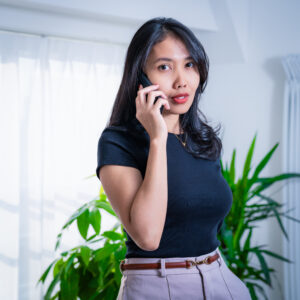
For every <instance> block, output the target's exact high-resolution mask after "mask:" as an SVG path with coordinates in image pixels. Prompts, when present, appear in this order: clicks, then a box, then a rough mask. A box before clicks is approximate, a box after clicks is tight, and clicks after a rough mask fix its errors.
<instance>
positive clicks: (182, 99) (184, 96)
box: [172, 93, 189, 104]
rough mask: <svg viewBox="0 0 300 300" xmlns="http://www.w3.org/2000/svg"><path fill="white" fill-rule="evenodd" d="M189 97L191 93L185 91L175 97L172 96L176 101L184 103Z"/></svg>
mask: <svg viewBox="0 0 300 300" xmlns="http://www.w3.org/2000/svg"><path fill="white" fill-rule="evenodd" d="M188 98H189V94H187V93H184V94H178V95H176V96H174V97H172V99H173V100H174V102H176V103H178V104H183V103H185V102H186V101H187V100H188Z"/></svg>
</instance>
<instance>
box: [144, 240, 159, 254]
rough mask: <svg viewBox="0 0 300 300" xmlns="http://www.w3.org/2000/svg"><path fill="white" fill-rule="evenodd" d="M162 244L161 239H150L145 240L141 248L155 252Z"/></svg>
mask: <svg viewBox="0 0 300 300" xmlns="http://www.w3.org/2000/svg"><path fill="white" fill-rule="evenodd" d="M159 244H160V239H157V238H148V239H146V240H145V239H144V240H143V242H142V245H141V248H142V249H143V250H145V251H155V250H157V249H158V247H159Z"/></svg>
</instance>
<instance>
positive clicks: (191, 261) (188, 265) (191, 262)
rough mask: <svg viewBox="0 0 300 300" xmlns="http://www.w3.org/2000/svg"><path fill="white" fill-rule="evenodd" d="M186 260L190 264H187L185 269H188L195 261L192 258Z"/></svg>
mask: <svg viewBox="0 0 300 300" xmlns="http://www.w3.org/2000/svg"><path fill="white" fill-rule="evenodd" d="M186 262H187V263H190V264H187V269H190V268H191V267H193V266H195V265H196V262H194V261H193V260H186Z"/></svg>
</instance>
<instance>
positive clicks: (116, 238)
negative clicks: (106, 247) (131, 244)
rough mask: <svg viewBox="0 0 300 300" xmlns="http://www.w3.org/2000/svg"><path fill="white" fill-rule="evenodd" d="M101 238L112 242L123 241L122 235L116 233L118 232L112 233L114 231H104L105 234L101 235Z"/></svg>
mask: <svg viewBox="0 0 300 300" xmlns="http://www.w3.org/2000/svg"><path fill="white" fill-rule="evenodd" d="M102 236H105V237H107V238H109V239H110V240H112V241H120V240H123V235H122V234H120V233H118V232H114V231H105V232H103V233H102Z"/></svg>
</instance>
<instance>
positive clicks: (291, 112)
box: [282, 55, 300, 300]
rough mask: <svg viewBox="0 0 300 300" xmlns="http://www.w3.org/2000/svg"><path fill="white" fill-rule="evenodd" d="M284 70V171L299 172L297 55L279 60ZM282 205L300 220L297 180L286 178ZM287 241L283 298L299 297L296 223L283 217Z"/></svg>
mask: <svg viewBox="0 0 300 300" xmlns="http://www.w3.org/2000/svg"><path fill="white" fill-rule="evenodd" d="M282 63H283V66H284V69H285V73H286V82H285V96H284V117H283V122H284V123H283V138H284V139H283V157H284V165H283V168H284V172H297V173H300V55H289V56H287V57H284V58H283V60H282ZM283 202H284V208H285V210H287V209H293V210H292V211H290V212H289V213H288V214H289V215H290V216H292V217H294V218H297V219H300V179H299V178H297V179H296V178H294V179H289V180H288V184H287V185H286V186H285V188H284V197H283ZM283 220H284V221H285V224H284V226H285V227H286V229H287V233H288V236H289V241H287V240H286V238H284V256H285V257H288V258H289V259H290V260H292V261H293V263H292V264H288V263H284V286H285V299H288V300H297V299H300V250H299V249H300V224H299V223H296V222H294V221H291V220H287V219H286V218H284V219H283Z"/></svg>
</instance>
